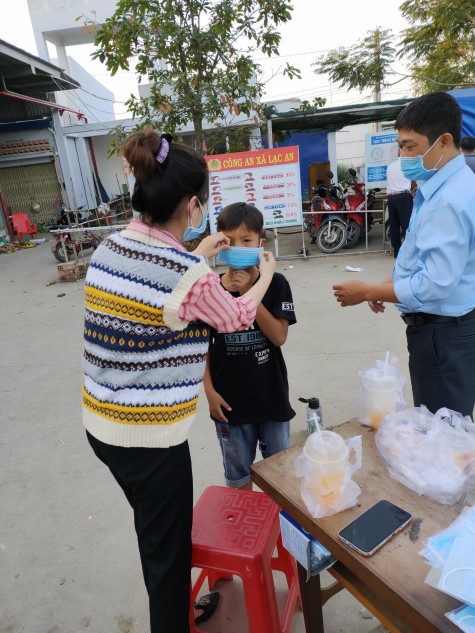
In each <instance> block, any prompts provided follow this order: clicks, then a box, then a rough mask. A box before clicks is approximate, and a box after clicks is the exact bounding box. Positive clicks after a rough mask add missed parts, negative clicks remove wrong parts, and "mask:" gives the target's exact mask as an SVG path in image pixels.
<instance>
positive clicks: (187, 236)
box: [181, 200, 208, 242]
mask: <svg viewBox="0 0 475 633" xmlns="http://www.w3.org/2000/svg"><path fill="white" fill-rule="evenodd" d="M198 204H199V205H200V211H201V224H200V225H199V226H193V224H192V222H191V215H190V216H189V217H188V222H189V224H188V226H187V227H186V229H185V230H184V231H183V233H182V236H181V241H182V242H190V241H191V240H196V238H197V237H199V236H200V235H201V234H202V233H203V231H204V230H205V229H206V223H207V222H208V209H206V211H205V210H204V209H203V207H202V205H201V202H200V201H199V200H198Z"/></svg>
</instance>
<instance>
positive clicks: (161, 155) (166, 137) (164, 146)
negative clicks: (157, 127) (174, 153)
mask: <svg viewBox="0 0 475 633" xmlns="http://www.w3.org/2000/svg"><path fill="white" fill-rule="evenodd" d="M160 138H161V141H160V149H159V150H158V153H157V154H156V156H155V160H156V161H157V163H160V165H161V164H163V163H164V162H165V160H166V158H167V156H168V152H169V151H170V143H171V142H172V136H171V135H170V134H162V135H161V136H160Z"/></svg>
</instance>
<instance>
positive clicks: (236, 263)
mask: <svg viewBox="0 0 475 633" xmlns="http://www.w3.org/2000/svg"><path fill="white" fill-rule="evenodd" d="M263 252H264V249H263V248H262V247H260V248H247V246H230V247H229V248H228V249H226V250H224V251H220V253H219V255H218V259H219V261H221V262H223V263H225V264H227V265H228V266H230V267H231V268H233V269H234V270H244V269H245V268H250V267H251V266H257V265H258V264H259V253H263Z"/></svg>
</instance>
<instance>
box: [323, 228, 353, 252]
mask: <svg viewBox="0 0 475 633" xmlns="http://www.w3.org/2000/svg"><path fill="white" fill-rule="evenodd" d="M346 238H347V233H346V224H344V223H343V222H338V221H333V222H325V224H323V225H322V226H321V227H320V228H319V229H318V231H317V235H316V242H317V246H318V248H319V249H320V250H321V251H322V253H336V252H337V251H339V250H340V248H342V247H343V245H344V244H345V242H346Z"/></svg>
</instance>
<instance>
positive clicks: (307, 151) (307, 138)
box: [262, 132, 328, 191]
mask: <svg viewBox="0 0 475 633" xmlns="http://www.w3.org/2000/svg"><path fill="white" fill-rule="evenodd" d="M262 144H263V146H264V147H265V148H267V139H266V138H262ZM292 145H298V146H299V160H300V184H301V188H302V191H306V190H308V166H309V165H311V164H312V163H321V162H325V161H327V160H328V141H327V133H326V132H307V133H305V132H302V133H299V134H292V135H291V136H290V137H289V138H288V139H287V140H286V141H284V142H283V143H274V147H290V146H292Z"/></svg>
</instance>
